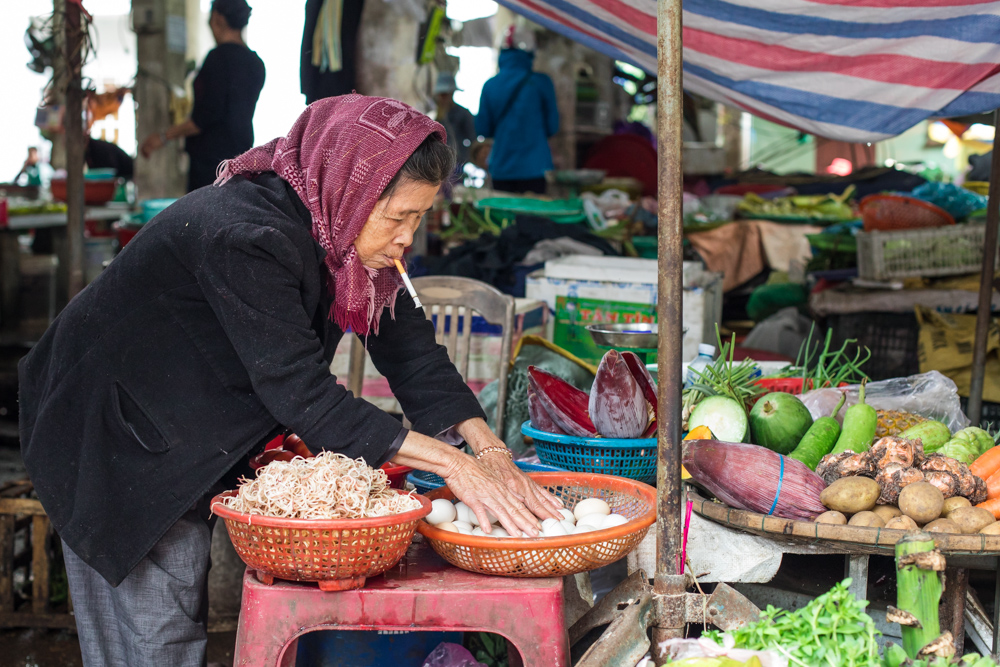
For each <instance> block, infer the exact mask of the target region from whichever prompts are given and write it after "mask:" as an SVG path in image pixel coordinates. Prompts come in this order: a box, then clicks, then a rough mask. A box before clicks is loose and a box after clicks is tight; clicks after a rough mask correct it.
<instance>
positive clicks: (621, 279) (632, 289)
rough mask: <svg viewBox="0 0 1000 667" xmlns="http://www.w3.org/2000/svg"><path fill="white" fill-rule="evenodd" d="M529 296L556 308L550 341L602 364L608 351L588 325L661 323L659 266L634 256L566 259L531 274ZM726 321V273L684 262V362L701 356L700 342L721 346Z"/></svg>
mask: <svg viewBox="0 0 1000 667" xmlns="http://www.w3.org/2000/svg"><path fill="white" fill-rule="evenodd" d="M526 293H527V296H528V298H529V299H538V300H540V301H544V302H545V303H546V305H547V306H548V308H549V309H550V311H551V313H552V315H553V317H552V320H551V322H552V324H551V326H550V329H549V331H548V336H549V338H550V339H551V340H552V341H553V342H554V343H556V344H557V345H560V346H562V347H564V348H566V349H567V350H569V351H570V352H572V353H573V354H575V355H577V356H579V357H581V358H583V359H585V360H587V361H591V362H597V361H600V359H601V357H602V356H603V354H604V352H605V350H604V349H602V348H599V347H597V345H596V344H594V342H593V339H591V337H590V333H589V332H588V331H587V330H586V325H588V324H593V323H596V322H655V321H656V299H657V264H656V260H652V259H637V258H628V257H584V256H571V257H563V258H560V259H557V260H551V261H549V262H546V263H545V268H544V269H542V270H540V271H535V272H534V273H532V274H531V275H529V276H528V278H527V281H526ZM721 318H722V274H721V273H711V272H708V271H705V270H704V267H703V266H702V265H701V264H700V263H698V262H684V305H683V322H682V323H681V326H682V327H683V328H684V329H686V330H687V332H686V333H685V334H684V337H683V352H682V354H683V359H684V361H690V360H691V359H694V358H695V357H696V356H697V355H698V344H699V343H713V344H714V343H715V342H716V340H715V325H716V323H717V322H718V321H719V320H720V319H721Z"/></svg>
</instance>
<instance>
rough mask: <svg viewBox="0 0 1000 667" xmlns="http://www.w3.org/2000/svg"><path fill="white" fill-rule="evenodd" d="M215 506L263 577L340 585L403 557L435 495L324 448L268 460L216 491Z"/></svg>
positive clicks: (360, 580) (354, 583)
mask: <svg viewBox="0 0 1000 667" xmlns="http://www.w3.org/2000/svg"><path fill="white" fill-rule="evenodd" d="M212 511H213V512H214V513H215V514H217V515H218V516H219V517H221V518H222V519H223V520H224V521H225V522H226V528H227V529H228V530H229V536H230V538H231V540H232V542H233V547H234V548H235V549H236V553H238V554H239V555H240V558H242V559H243V561H244V562H245V563H246V564H247V565H248V566H249V567H250V568H252V569H253V570H255V571H256V574H257V578H258V579H259V580H260V581H261V582H262V583H264V584H268V585H269V584H271V583H273V582H274V579H284V580H288V581H315V582H318V584H319V587H320V588H321V589H322V590H324V591H339V590H347V589H351V588H360V587H362V586H364V584H365V579H366V578H367V577H371V576H375V575H377V574H381V573H383V572H385V571H386V570H388V569H389V568H391V567H392V566H394V565H395V564H396V563H397V562H399V560H400V559H401V558H402V557H403V554H404V553H406V549H407V548H408V547H409V546H410V542H411V541H412V540H413V533H414V531H415V530H416V527H417V523H418V522H419V521H420V519H422V518H423V517H425V516H427V514H429V513H430V511H431V503H430V501H429V500H427V499H426V498H424V497H423V496H419V495H416V494H412V493H405V492H403V491H399V490H397V489H392V488H390V486H389V481H388V478H387V477H386V474H385V471H383V470H377V469H375V468H372V467H371V466H369V465H368V464H366V463H365V461H364V460H363V459H357V460H352V459H349V458H347V457H346V456H344V455H342V454H335V453H333V452H321V453H319V454H317V455H316V456H315V457H312V458H302V457H300V456H297V457H295V458H293V459H292V460H290V461H272V462H270V463H268V464H267V465H266V466H263V467H262V468H260V469H259V470H258V471H257V476H256V478H254V479H252V480H246V479H245V480H243V483H242V484H241V485H240V487H239V488H238V489H237V490H235V491H227V492H226V493H222V494H220V495H218V496H216V497H215V498H213V499H212Z"/></svg>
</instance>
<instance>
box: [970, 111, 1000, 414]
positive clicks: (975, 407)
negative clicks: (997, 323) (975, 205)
mask: <svg viewBox="0 0 1000 667" xmlns="http://www.w3.org/2000/svg"><path fill="white" fill-rule="evenodd" d="M993 125H994V127H996V126H997V125H1000V109H997V110H996V111H995V112H994V114H993ZM998 218H1000V151H998V150H997V144H996V140H994V142H993V159H992V160H991V161H990V197H989V202H988V203H987V205H986V242H985V243H984V244H983V268H982V273H981V274H980V277H979V308H978V310H977V311H976V339H975V345H974V346H973V348H972V379H971V380H970V382H969V410H968V413H969V419H970V420H972V423H973V424H974V425H975V426H979V421H980V417H981V416H982V409H983V380H984V378H985V375H986V338H987V335H988V334H989V328H990V320H991V319H992V318H991V315H992V313H991V312H990V306H991V304H992V302H993V274H994V271H995V269H996V254H997V221H998Z"/></svg>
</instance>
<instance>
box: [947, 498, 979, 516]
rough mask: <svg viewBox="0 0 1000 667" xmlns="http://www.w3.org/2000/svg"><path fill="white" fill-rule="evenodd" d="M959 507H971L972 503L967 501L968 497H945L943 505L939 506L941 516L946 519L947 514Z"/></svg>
mask: <svg viewBox="0 0 1000 667" xmlns="http://www.w3.org/2000/svg"><path fill="white" fill-rule="evenodd" d="M959 507H972V503H970V502H969V499H968V498H963V497H962V496H953V497H951V498H945V501H944V507H942V508H941V516H942V517H944V518H945V519H947V518H948V515H949V514H951V513H952V512H953V511H954V510H957V509H958V508H959Z"/></svg>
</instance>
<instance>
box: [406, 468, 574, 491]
mask: <svg viewBox="0 0 1000 667" xmlns="http://www.w3.org/2000/svg"><path fill="white" fill-rule="evenodd" d="M514 465H516V466H517V467H518V468H520V469H521V470H523V471H524V472H566V469H565V468H557V467H556V466H548V465H544V464H540V463H525V462H524V461H515V463H514ZM406 480H407V481H408V482H409V483H410V484H412V485H413V486H415V487H417V493H420V494H424V493H427V492H428V491H433V490H434V489H440V488H441V487H442V486H444V480H443V479H441V477H439V476H438V475H435V474H434V473H432V472H426V471H424V470H414V471H413V472H411V473H410V474H409V475H407V476H406Z"/></svg>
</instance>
